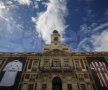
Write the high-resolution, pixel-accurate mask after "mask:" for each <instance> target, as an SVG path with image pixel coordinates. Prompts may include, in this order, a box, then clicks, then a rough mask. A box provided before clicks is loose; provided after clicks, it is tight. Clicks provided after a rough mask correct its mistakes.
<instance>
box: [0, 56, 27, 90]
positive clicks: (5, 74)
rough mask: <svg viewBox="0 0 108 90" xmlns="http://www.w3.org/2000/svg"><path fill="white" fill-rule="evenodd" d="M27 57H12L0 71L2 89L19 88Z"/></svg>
mask: <svg viewBox="0 0 108 90" xmlns="http://www.w3.org/2000/svg"><path fill="white" fill-rule="evenodd" d="M25 62H26V57H10V58H8V60H7V61H6V63H5V64H4V65H3V68H2V70H1V72H0V90H17V88H18V85H19V82H20V78H21V74H22V72H23V69H24V66H25Z"/></svg>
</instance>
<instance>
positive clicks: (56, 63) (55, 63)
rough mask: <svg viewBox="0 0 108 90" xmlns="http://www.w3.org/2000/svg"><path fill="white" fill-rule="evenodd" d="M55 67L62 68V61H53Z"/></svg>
mask: <svg viewBox="0 0 108 90" xmlns="http://www.w3.org/2000/svg"><path fill="white" fill-rule="evenodd" d="M53 66H54V67H60V66H61V62H60V60H54V61H53Z"/></svg>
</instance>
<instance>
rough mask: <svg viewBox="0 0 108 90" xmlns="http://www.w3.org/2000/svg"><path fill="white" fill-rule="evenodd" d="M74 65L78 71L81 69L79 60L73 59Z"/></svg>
mask: <svg viewBox="0 0 108 90" xmlns="http://www.w3.org/2000/svg"><path fill="white" fill-rule="evenodd" d="M75 67H76V70H78V71H80V70H81V68H80V64H79V61H75Z"/></svg>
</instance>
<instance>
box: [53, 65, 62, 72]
mask: <svg viewBox="0 0 108 90" xmlns="http://www.w3.org/2000/svg"><path fill="white" fill-rule="evenodd" d="M51 71H52V72H60V71H62V69H61V67H60V66H57V67H55V66H53V67H51Z"/></svg>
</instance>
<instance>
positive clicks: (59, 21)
mask: <svg viewBox="0 0 108 90" xmlns="http://www.w3.org/2000/svg"><path fill="white" fill-rule="evenodd" d="M66 4H67V0H49V3H48V4H47V10H46V11H45V12H41V13H39V15H38V17H36V22H35V23H36V30H37V32H38V33H39V34H40V35H42V38H43V39H44V40H45V42H46V43H50V35H51V33H52V32H53V30H54V29H57V30H58V32H59V33H60V34H62V33H63V31H64V30H65V28H66V25H65V16H66V15H67V7H66ZM33 21H34V19H33Z"/></svg>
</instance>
